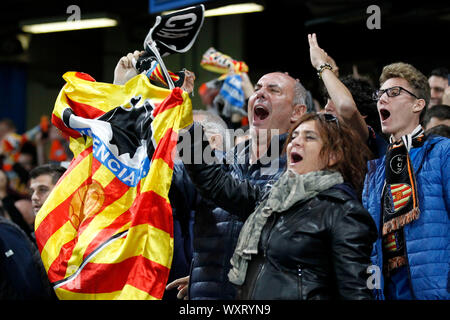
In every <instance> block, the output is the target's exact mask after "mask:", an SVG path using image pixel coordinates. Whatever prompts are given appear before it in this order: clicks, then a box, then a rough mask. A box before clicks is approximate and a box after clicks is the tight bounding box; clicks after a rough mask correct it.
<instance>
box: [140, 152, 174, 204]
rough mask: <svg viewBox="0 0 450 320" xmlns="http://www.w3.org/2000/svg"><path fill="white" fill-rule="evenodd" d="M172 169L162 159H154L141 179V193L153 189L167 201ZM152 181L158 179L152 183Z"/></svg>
mask: <svg viewBox="0 0 450 320" xmlns="http://www.w3.org/2000/svg"><path fill="white" fill-rule="evenodd" d="M172 174H173V170H172V169H171V168H170V167H169V165H168V164H167V163H166V162H165V161H164V160H163V159H154V160H153V161H152V165H151V166H150V172H149V174H148V175H147V177H145V178H143V179H142V180H141V193H144V192H148V191H153V192H155V193H156V194H158V195H159V196H161V197H163V198H164V199H166V201H167V202H169V197H168V193H169V188H170V184H171V182H172ZM154 181H158V182H157V183H154Z"/></svg>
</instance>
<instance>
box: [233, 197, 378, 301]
mask: <svg viewBox="0 0 450 320" xmlns="http://www.w3.org/2000/svg"><path fill="white" fill-rule="evenodd" d="M375 239H376V227H375V223H374V222H373V220H372V218H371V217H370V215H369V214H368V212H367V211H366V210H365V209H364V208H363V207H362V206H361V204H360V203H359V202H358V201H356V200H354V199H352V197H350V196H349V195H348V194H347V193H345V192H343V191H342V190H339V189H336V188H330V189H328V190H326V191H323V192H322V193H320V194H319V195H317V196H316V197H314V198H312V199H310V200H309V201H306V202H300V203H297V204H295V205H294V206H293V207H291V208H290V209H289V210H287V211H286V212H282V213H279V212H276V213H274V214H273V215H272V216H271V217H270V218H269V220H268V222H267V223H266V225H265V227H264V229H263V231H262V234H261V239H260V242H259V249H258V255H257V256H256V257H254V258H252V260H251V261H250V263H249V266H248V269H247V276H246V280H245V282H244V284H243V285H242V286H241V287H240V289H239V294H238V297H239V298H240V299H256V300H266V299H271V300H274V299H283V300H292V299H299V300H324V299H351V300H361V299H372V298H373V297H372V293H371V290H369V289H368V288H367V284H366V282H367V278H368V276H369V275H368V274H367V267H368V266H369V265H370V253H371V250H372V243H373V242H374V240H375Z"/></svg>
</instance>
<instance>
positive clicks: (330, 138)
mask: <svg viewBox="0 0 450 320" xmlns="http://www.w3.org/2000/svg"><path fill="white" fill-rule="evenodd" d="M306 121H316V123H317V124H318V126H317V128H318V131H319V134H320V136H321V138H322V141H323V146H322V150H321V151H320V156H321V157H325V156H326V155H328V154H330V153H331V152H334V153H335V154H336V159H337V162H336V163H335V164H334V165H332V166H331V167H327V168H326V169H328V170H332V171H338V172H340V173H341V174H342V177H343V178H344V181H345V182H349V183H351V184H352V186H353V187H354V188H355V190H356V192H357V193H358V195H361V192H362V188H363V183H364V178H365V175H366V171H367V166H366V163H367V161H368V160H369V159H370V157H371V152H370V150H369V148H368V147H367V145H366V144H365V143H364V142H363V141H362V139H361V138H360V136H359V135H358V134H356V132H355V131H354V130H352V129H351V128H350V127H349V126H348V125H346V124H345V123H343V122H342V121H340V122H339V121H338V120H337V118H336V120H333V121H329V120H327V119H326V118H325V117H324V115H323V114H321V113H314V112H311V113H305V114H304V115H303V116H302V117H301V118H300V119H299V120H298V121H297V123H296V124H295V125H294V126H293V128H292V129H291V130H290V131H289V135H288V139H287V140H286V143H285V146H284V151H285V152H286V149H287V144H288V143H289V142H290V141H291V138H292V133H293V132H294V130H295V129H296V128H297V127H298V126H299V125H300V124H302V123H303V122H306Z"/></svg>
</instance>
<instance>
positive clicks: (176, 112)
mask: <svg viewBox="0 0 450 320" xmlns="http://www.w3.org/2000/svg"><path fill="white" fill-rule="evenodd" d="M182 96H183V98H184V99H186V96H187V100H185V101H184V103H183V104H181V105H178V106H177V107H174V108H170V109H168V110H165V111H163V112H161V113H160V114H158V115H157V116H156V117H155V119H153V122H152V128H153V139H154V140H155V142H156V143H159V140H161V138H162V137H163V136H164V134H165V133H166V131H167V129H172V130H173V131H175V132H178V131H179V130H180V129H182V128H185V127H187V126H188V125H190V124H191V123H192V103H191V100H190V99H189V95H188V94H187V92H183V94H182ZM180 108H181V110H180ZM183 120H184V121H183Z"/></svg>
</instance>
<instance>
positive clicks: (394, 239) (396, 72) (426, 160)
mask: <svg viewBox="0 0 450 320" xmlns="http://www.w3.org/2000/svg"><path fill="white" fill-rule="evenodd" d="M380 84H381V88H380V90H377V91H376V92H375V93H374V98H375V99H376V100H377V107H378V112H379V115H380V120H381V127H382V131H383V133H385V134H388V135H390V145H389V147H388V150H387V152H386V156H385V157H383V158H381V159H376V160H372V161H371V162H369V166H368V173H367V176H366V181H365V184H364V191H363V204H364V206H365V207H366V209H367V210H368V211H369V212H370V214H371V215H372V217H373V219H374V221H375V223H376V224H377V227H378V232H379V235H378V239H377V241H376V242H375V244H374V249H373V253H372V262H373V263H374V264H375V265H377V266H378V267H379V268H380V270H382V275H383V276H382V277H381V279H382V281H381V285H380V286H379V287H376V296H377V298H379V299H392V300H399V299H400V300H407V299H420V300H422V299H445V300H448V299H450V293H449V290H448V279H449V276H450V271H449V268H448V263H449V261H450V256H449V251H448V247H449V244H450V220H449V216H448V212H449V210H450V190H449V189H450V163H449V161H448V157H449V151H450V141H449V140H448V139H446V138H443V137H437V136H434V137H429V138H428V139H427V138H426V137H425V136H424V134H423V132H424V130H423V128H422V126H421V125H420V123H421V121H422V120H423V117H424V114H425V112H426V107H427V105H428V102H429V101H430V86H429V84H428V81H427V78H426V77H425V76H424V75H423V74H422V73H421V72H420V71H418V70H417V69H416V68H414V67H413V66H412V65H409V64H406V63H402V62H399V63H394V64H390V65H388V66H385V67H384V68H383V72H382V74H381V76H380Z"/></svg>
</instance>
